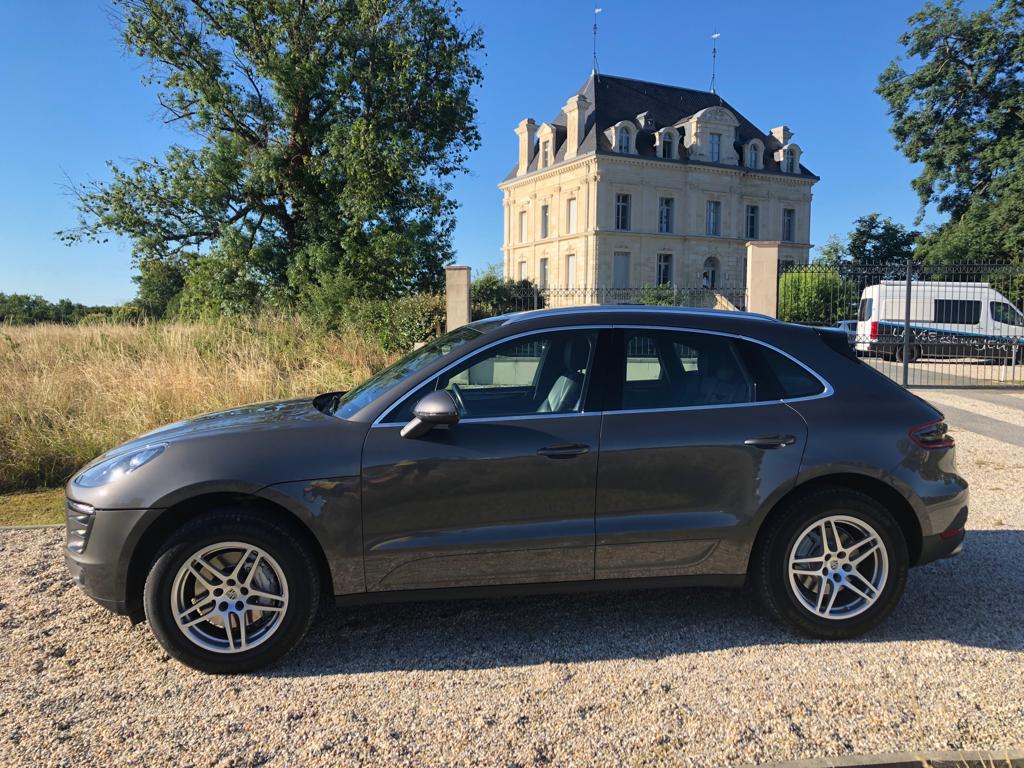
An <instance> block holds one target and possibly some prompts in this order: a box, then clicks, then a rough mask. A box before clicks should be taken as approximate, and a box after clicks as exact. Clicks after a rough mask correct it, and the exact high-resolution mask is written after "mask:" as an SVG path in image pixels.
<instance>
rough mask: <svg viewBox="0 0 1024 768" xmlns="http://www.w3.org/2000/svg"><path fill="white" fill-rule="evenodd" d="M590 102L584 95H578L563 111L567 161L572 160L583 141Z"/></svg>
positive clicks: (570, 100) (568, 102) (567, 103)
mask: <svg viewBox="0 0 1024 768" xmlns="http://www.w3.org/2000/svg"><path fill="white" fill-rule="evenodd" d="M589 103H590V102H588V101H587V99H586V97H585V96H583V95H582V94H579V93H577V94H576V95H575V96H573V97H572V98H571V99H569V100H568V101H567V102H565V107H563V108H562V111H563V112H565V159H566V160H572V159H573V158H574V157H576V152H577V150H578V149H579V148H580V142H581V141H583V129H584V126H585V125H586V120H587V105H588V104H589Z"/></svg>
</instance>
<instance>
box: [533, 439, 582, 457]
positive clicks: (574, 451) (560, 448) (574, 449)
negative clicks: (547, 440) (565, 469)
mask: <svg viewBox="0 0 1024 768" xmlns="http://www.w3.org/2000/svg"><path fill="white" fill-rule="evenodd" d="M589 451H590V446H589V445H584V444H583V443H566V444H562V445H549V446H547V447H546V448H541V449H540V450H539V451H537V455H538V456H547V457H548V458H549V459H571V458H572V457H573V456H582V455H583V454H584V453H587V452H589Z"/></svg>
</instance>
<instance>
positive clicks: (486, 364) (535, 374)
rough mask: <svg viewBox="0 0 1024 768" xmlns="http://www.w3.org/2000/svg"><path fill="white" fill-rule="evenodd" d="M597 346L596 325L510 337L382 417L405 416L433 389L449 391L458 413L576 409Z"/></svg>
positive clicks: (498, 414)
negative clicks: (591, 327) (583, 329)
mask: <svg viewBox="0 0 1024 768" xmlns="http://www.w3.org/2000/svg"><path fill="white" fill-rule="evenodd" d="M596 346H597V331H595V330H586V331H555V332H549V333H538V334H533V335H531V336H527V337H525V338H518V339H512V340H510V341H507V342H505V343H503V344H499V345H497V346H495V347H492V348H491V349H488V350H486V351H484V352H481V353H480V354H479V355H474V356H473V357H471V358H470V359H469V360H467V361H465V362H464V363H460V364H459V365H457V366H455V367H454V368H452V369H451V370H450V371H448V372H446V373H444V374H441V375H440V376H439V377H437V378H436V379H434V380H432V381H431V382H428V383H427V384H425V385H424V386H423V387H420V389H419V390H417V392H415V393H413V395H411V396H410V397H409V398H407V399H406V401H405V402H403V404H402V405H401V406H400V407H399V408H397V409H395V412H394V413H392V414H390V415H389V416H388V418H387V422H388V423H392V424H404V423H406V422H408V421H409V420H410V419H411V418H412V410H413V408H414V407H415V404H416V402H417V401H418V400H419V399H420V398H421V397H423V396H424V395H426V394H427V393H428V392H430V391H433V390H436V389H445V390H448V392H449V393H451V395H452V399H454V400H455V403H456V405H458V406H459V412H460V417H461V419H479V418H484V419H486V418H502V417H509V416H529V415H534V414H544V413H577V412H580V411H582V410H583V403H584V397H585V394H586V388H587V384H588V380H587V377H588V374H589V372H590V369H591V360H592V358H593V354H594V350H595V348H596Z"/></svg>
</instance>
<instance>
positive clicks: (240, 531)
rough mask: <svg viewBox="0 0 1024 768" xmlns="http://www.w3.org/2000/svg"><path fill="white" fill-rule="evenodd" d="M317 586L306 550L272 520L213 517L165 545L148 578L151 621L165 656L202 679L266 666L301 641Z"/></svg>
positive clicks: (239, 514) (247, 515) (249, 515)
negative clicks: (203, 675)
mask: <svg viewBox="0 0 1024 768" xmlns="http://www.w3.org/2000/svg"><path fill="white" fill-rule="evenodd" d="M318 600H319V579H318V577H317V571H316V566H315V564H314V562H313V559H312V557H311V556H310V553H309V551H308V548H307V547H306V546H305V545H304V544H303V542H302V541H301V540H300V539H299V537H297V536H296V535H295V534H294V532H293V531H292V530H291V528H289V527H288V526H285V525H281V524H280V523H279V522H278V521H275V520H274V519H273V518H272V517H270V516H269V515H264V514H258V513H254V512H246V511H233V510H224V511H220V512H212V513H209V514H206V515H203V516H201V517H199V518H197V519H195V520H192V521H191V522H190V523H188V524H187V525H186V526H184V527H183V528H182V529H180V530H179V531H178V532H176V533H175V534H174V535H173V536H172V537H171V539H170V540H169V541H168V542H167V544H166V545H165V547H164V548H163V549H162V550H161V551H160V553H159V554H158V555H157V557H156V560H155V561H154V563H153V566H152V568H151V570H150V572H149V575H148V577H147V579H146V585H145V592H144V600H143V602H144V605H145V610H146V619H147V621H148V622H149V626H150V628H151V630H152V631H153V634H154V635H155V636H156V639H157V640H158V641H159V642H160V644H161V645H162V646H163V647H164V649H165V650H166V651H167V652H168V653H169V654H170V655H171V656H173V657H174V658H176V659H178V660H179V661H181V662H182V663H184V664H187V665H188V666H190V667H193V668H195V669H199V670H201V671H203V672H214V673H238V672H247V671H250V670H253V669H257V668H259V667H263V666H266V665H268V664H270V663H272V662H274V661H276V660H277V659H279V658H280V657H281V656H283V655H284V654H285V653H287V652H288V651H289V650H291V649H292V648H293V647H294V646H295V645H296V644H297V643H298V642H299V640H301V639H302V636H303V635H304V634H305V633H306V631H307V630H308V629H309V626H310V624H311V623H312V621H313V617H314V615H315V613H316V607H317V604H318Z"/></svg>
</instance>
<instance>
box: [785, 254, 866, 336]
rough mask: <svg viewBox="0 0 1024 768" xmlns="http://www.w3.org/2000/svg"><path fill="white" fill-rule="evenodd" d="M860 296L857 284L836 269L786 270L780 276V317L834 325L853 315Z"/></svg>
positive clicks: (798, 321) (794, 321)
mask: <svg viewBox="0 0 1024 768" xmlns="http://www.w3.org/2000/svg"><path fill="white" fill-rule="evenodd" d="M859 298H860V292H859V291H858V290H857V285H856V283H854V282H852V281H850V280H847V279H846V278H844V277H843V276H842V275H841V274H840V273H839V271H838V270H836V269H814V268H812V269H806V270H799V271H796V272H786V273H785V274H783V275H782V276H781V277H780V278H779V299H778V306H779V319H780V320H784V321H786V322H789V323H811V324H819V325H833V324H835V323H836V322H838V321H839V320H847V319H849V318H851V317H853V316H854V315H855V313H856V306H857V301H858V299H859Z"/></svg>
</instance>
